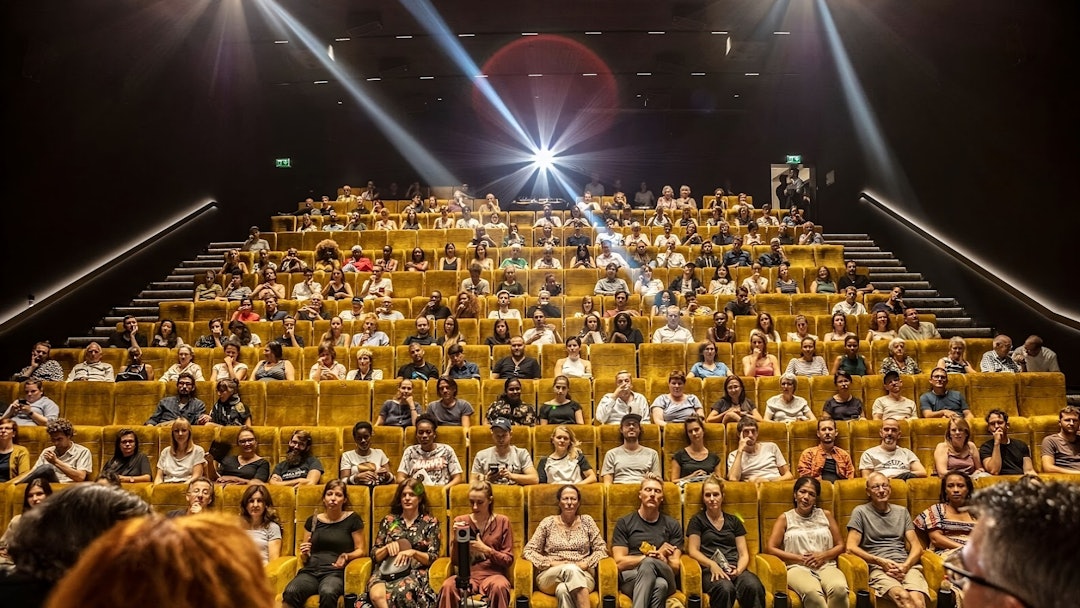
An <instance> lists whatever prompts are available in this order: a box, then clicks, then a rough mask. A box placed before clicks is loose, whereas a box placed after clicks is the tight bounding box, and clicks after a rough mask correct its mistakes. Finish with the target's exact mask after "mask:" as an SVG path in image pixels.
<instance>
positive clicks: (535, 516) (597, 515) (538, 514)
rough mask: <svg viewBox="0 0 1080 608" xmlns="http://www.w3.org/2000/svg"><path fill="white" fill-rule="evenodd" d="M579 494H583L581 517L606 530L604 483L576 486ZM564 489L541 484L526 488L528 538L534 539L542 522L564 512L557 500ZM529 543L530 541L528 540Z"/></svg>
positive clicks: (549, 484) (580, 505) (579, 509)
mask: <svg viewBox="0 0 1080 608" xmlns="http://www.w3.org/2000/svg"><path fill="white" fill-rule="evenodd" d="M576 487H577V489H578V492H580V493H581V500H580V502H579V503H578V505H579V506H578V513H579V514H580V515H588V516H590V517H592V518H593V521H595V522H596V526H597V527H598V528H599V529H600V530H604V529H605V528H604V490H605V487H604V484H602V483H590V484H586V485H578V486H576ZM560 488H562V486H561V485H558V484H551V483H545V484H539V485H535V486H527V487H526V488H525V498H526V502H527V503H528V516H529V517H528V519H529V521H528V533H529V535H528V538H532V535H533V534H534V533H535V532H536V528H537V527H538V526H539V525H540V522H541V521H543V520H544V518H545V517H548V516H549V515H558V514H560V513H561V512H562V511H561V509H560V508H559V504H558V499H557V498H556V497H557V496H558V493H559V489H560ZM526 542H528V540H526Z"/></svg>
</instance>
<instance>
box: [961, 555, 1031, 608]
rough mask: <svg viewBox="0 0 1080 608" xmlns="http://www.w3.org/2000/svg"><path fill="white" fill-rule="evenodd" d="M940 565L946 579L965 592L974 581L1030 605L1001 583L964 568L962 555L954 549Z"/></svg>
mask: <svg viewBox="0 0 1080 608" xmlns="http://www.w3.org/2000/svg"><path fill="white" fill-rule="evenodd" d="M942 565H943V566H944V567H945V578H946V580H948V581H949V583H951V584H952V585H953V586H954V587H956V588H957V589H960V590H961V591H965V592H966V591H967V588H968V585H970V584H971V583H975V584H976V585H982V586H983V587H988V588H990V589H993V590H994V591H998V592H1000V593H1004V594H1005V595H1011V596H1012V597H1014V598H1016V599H1018V600H1020V604H1021V605H1023V606H1024V607H1025V608H1030V607H1031V604H1029V603H1028V602H1027V601H1025V600H1024V598H1022V597H1020V596H1019V595H1017V594H1016V592H1014V591H1009V590H1008V589H1006V588H1005V587H1002V586H1001V585H998V584H997V583H992V582H990V581H988V580H986V579H985V578H983V577H981V576H979V575H978V574H975V573H973V572H971V571H970V570H966V569H965V568H964V557H963V554H962V553H961V552H960V551H954V552H953V554H952V555H951V556H949V558H948V559H946V560H945V563H944V564H942Z"/></svg>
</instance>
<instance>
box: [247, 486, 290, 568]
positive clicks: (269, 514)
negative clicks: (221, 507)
mask: <svg viewBox="0 0 1080 608" xmlns="http://www.w3.org/2000/svg"><path fill="white" fill-rule="evenodd" d="M240 519H242V520H244V524H243V525H244V529H245V531H246V532H247V533H248V536H249V537H251V540H252V541H253V542H254V543H255V547H256V548H258V550H259V555H260V556H261V557H262V562H263V565H266V564H268V563H270V562H272V561H274V560H275V559H277V558H278V557H280V556H281V519H280V518H278V514H277V511H276V510H275V509H274V500H273V498H271V497H270V490H269V489H268V488H267V487H266V486H263V485H252V486H248V488H247V489H246V490H244V495H243V496H242V497H241V498H240Z"/></svg>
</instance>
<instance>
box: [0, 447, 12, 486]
mask: <svg viewBox="0 0 1080 608" xmlns="http://www.w3.org/2000/svg"><path fill="white" fill-rule="evenodd" d="M9 479H11V452H8V453H7V454H0V481H7V480H9Z"/></svg>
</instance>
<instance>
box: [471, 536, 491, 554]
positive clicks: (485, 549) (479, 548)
mask: <svg viewBox="0 0 1080 608" xmlns="http://www.w3.org/2000/svg"><path fill="white" fill-rule="evenodd" d="M469 549H470V550H471V551H472V552H473V553H476V554H479V555H485V556H486V555H487V554H488V553H490V552H491V547H489V546H487V544H485V543H484V541H482V540H480V539H479V538H475V539H473V540H470V541H469Z"/></svg>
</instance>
